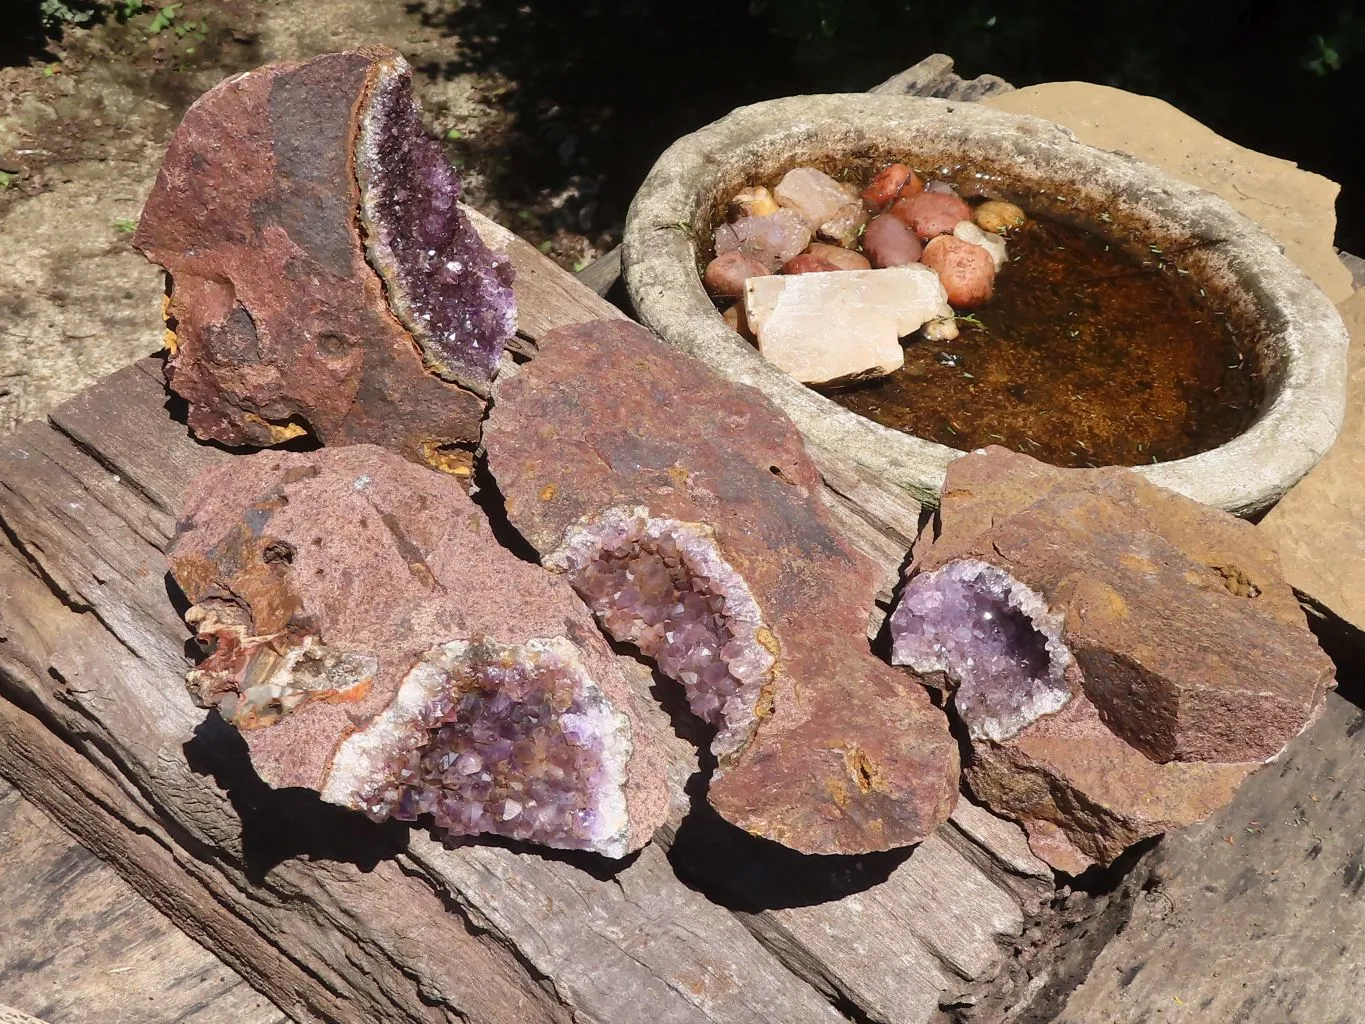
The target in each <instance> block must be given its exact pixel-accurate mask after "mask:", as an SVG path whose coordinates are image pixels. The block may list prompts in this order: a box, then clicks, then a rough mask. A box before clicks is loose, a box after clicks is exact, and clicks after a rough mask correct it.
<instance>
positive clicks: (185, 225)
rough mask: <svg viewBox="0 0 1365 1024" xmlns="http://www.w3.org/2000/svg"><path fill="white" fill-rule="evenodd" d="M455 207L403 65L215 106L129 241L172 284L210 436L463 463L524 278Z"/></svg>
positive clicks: (177, 335) (274, 78)
mask: <svg viewBox="0 0 1365 1024" xmlns="http://www.w3.org/2000/svg"><path fill="white" fill-rule="evenodd" d="M459 197H460V184H459V180H458V178H457V177H456V175H455V172H454V170H453V169H452V168H451V167H450V166H449V164H448V163H447V162H446V160H445V158H444V155H443V154H442V152H441V148H440V145H439V144H438V143H437V142H436V141H435V140H433V139H431V138H429V137H427V136H426V135H424V134H423V133H422V129H421V122H420V116H419V111H418V109H417V106H416V104H415V103H414V101H413V99H412V82H411V69H410V68H409V67H408V65H407V63H406V62H405V61H404V60H403V58H402V57H401V56H399V55H398V54H397V53H396V52H394V51H392V50H388V49H385V48H383V47H367V48H364V49H360V50H352V51H348V52H345V53H334V54H327V55H324V56H321V57H317V58H314V59H312V60H309V61H305V62H302V63H294V62H286V63H279V64H270V65H267V66H265V67H262V68H258V69H256V70H255V71H250V72H247V73H246V74H242V75H237V76H235V77H233V78H229V79H227V80H226V81H224V82H223V83H221V84H220V85H218V86H216V87H215V88H213V89H211V90H210V91H209V92H207V93H205V94H204V95H203V96H202V97H200V99H199V100H198V101H196V102H195V103H194V105H193V106H191V107H190V109H189V110H188V111H187V112H186V114H185V117H184V120H183V121H182V122H181V124H180V127H179V128H178V129H177V131H176V133H175V136H174V137H173V138H172V139H171V143H170V146H169V148H168V149H167V152H166V156H165V159H164V160H163V162H162V165H161V170H160V172H159V173H158V175H157V179H156V184H155V186H154V187H153V189H152V193H151V195H150V197H149V198H148V200H147V205H146V207H145V209H144V210H143V214H142V219H141V221H140V222H139V225H138V230H137V233H136V235H135V236H134V238H133V243H134V245H136V246H137V248H139V249H140V250H141V251H142V252H143V253H145V254H146V256H147V257H148V259H150V260H152V261H153V262H155V263H158V264H160V265H161V266H163V267H164V268H165V269H166V271H167V274H168V299H167V304H166V322H167V328H168V330H167V344H168V347H169V349H170V356H169V358H168V360H167V363H166V379H167V381H168V382H169V383H170V386H171V388H172V390H174V391H175V392H176V393H177V394H178V395H180V396H181V397H182V398H184V399H185V400H186V402H187V403H188V406H189V412H188V416H189V424H190V427H191V428H192V429H193V431H194V432H195V434H196V435H197V436H199V437H201V438H207V439H211V440H215V441H220V442H222V443H224V444H229V445H246V446H257V447H259V446H267V445H274V444H278V443H280V442H283V441H286V440H288V439H290V438H292V437H297V436H300V435H303V434H313V435H315V436H316V437H317V438H318V439H319V440H321V441H322V442H324V443H325V444H330V445H337V444H358V443H374V444H379V445H383V446H384V447H387V448H392V449H394V450H396V451H398V452H400V453H401V454H403V455H404V456H405V457H407V458H409V459H411V460H413V461H416V462H423V463H426V464H429V465H432V466H434V467H436V468H445V469H453V468H457V467H459V466H462V465H465V466H467V464H468V459H467V458H461V457H460V456H459V455H458V452H459V451H460V450H461V449H467V448H471V447H472V446H473V444H474V443H475V442H477V440H478V436H479V422H480V419H481V417H482V414H483V410H484V399H483V398H482V397H481V396H483V395H486V394H487V393H488V390H489V388H490V386H491V383H492V381H493V378H494V375H495V374H496V373H497V370H498V366H499V360H500V357H501V354H502V348H503V344H504V342H505V341H506V339H507V338H509V337H510V336H511V335H512V333H513V332H514V330H515V321H516V315H515V309H514V304H513V297H512V290H511V282H512V276H513V272H512V268H511V266H510V264H509V263H508V261H507V258H506V257H505V256H504V255H502V254H495V253H493V252H490V251H489V249H488V248H487V247H486V246H485V245H484V244H483V242H482V241H481V240H480V239H479V236H478V235H477V234H476V233H475V230H474V228H473V226H472V225H471V224H470V222H469V219H468V217H467V216H466V215H465V213H464V212H463V210H462V209H461V208H460V206H459V204H458V200H459Z"/></svg>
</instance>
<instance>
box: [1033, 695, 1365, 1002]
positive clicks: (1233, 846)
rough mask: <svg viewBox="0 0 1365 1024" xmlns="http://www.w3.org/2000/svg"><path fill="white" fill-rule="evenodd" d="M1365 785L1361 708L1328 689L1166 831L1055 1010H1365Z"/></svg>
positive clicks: (1364, 718) (1364, 723) (1363, 715)
mask: <svg viewBox="0 0 1365 1024" xmlns="http://www.w3.org/2000/svg"><path fill="white" fill-rule="evenodd" d="M1353 682H1355V683H1358V682H1359V680H1354V681H1353ZM1363 791H1365V711H1362V710H1361V709H1360V708H1359V707H1357V706H1355V705H1354V704H1351V703H1350V702H1349V701H1347V700H1345V699H1343V698H1342V697H1340V696H1338V695H1336V694H1332V695H1330V696H1329V697H1328V700H1327V707H1326V710H1325V711H1324V712H1323V714H1322V717H1321V718H1319V719H1318V721H1317V722H1316V723H1314V724H1313V725H1312V726H1311V727H1310V728H1309V729H1308V731H1307V732H1305V733H1304V734H1303V735H1302V736H1300V737H1299V738H1298V739H1297V740H1295V741H1294V742H1293V743H1292V744H1291V745H1290V747H1289V750H1288V752H1287V753H1286V754H1285V756H1284V757H1283V758H1282V759H1281V760H1280V761H1278V762H1276V763H1274V764H1271V765H1269V766H1267V767H1266V768H1264V769H1262V770H1261V771H1259V772H1257V773H1256V774H1255V775H1253V776H1252V777H1251V778H1250V779H1249V780H1248V781H1247V782H1246V783H1245V784H1244V785H1243V786H1242V788H1241V790H1240V791H1239V792H1238V794H1237V796H1236V798H1235V799H1234V800H1233V802H1232V803H1231V804H1229V805H1228V806H1227V807H1225V808H1223V809H1222V810H1221V811H1219V812H1218V813H1217V814H1215V815H1214V816H1213V817H1212V818H1210V819H1209V820H1208V821H1207V822H1205V823H1204V824H1203V825H1198V826H1195V827H1193V828H1191V829H1187V830H1186V831H1184V832H1181V833H1178V834H1175V835H1171V836H1167V837H1166V839H1165V840H1164V841H1163V842H1162V844H1161V846H1160V847H1159V848H1158V850H1157V851H1156V852H1155V854H1154V855H1153V856H1152V857H1151V858H1150V860H1149V862H1148V864H1147V865H1146V866H1145V870H1147V871H1148V877H1147V880H1146V881H1145V882H1144V884H1143V889H1144V890H1145V892H1144V895H1143V897H1142V898H1140V899H1138V900H1137V901H1136V903H1135V904H1134V907H1133V915H1132V919H1131V920H1130V921H1129V922H1128V925H1127V927H1126V928H1125V929H1124V930H1123V931H1122V933H1121V934H1120V935H1118V936H1117V937H1116V938H1115V939H1114V940H1113V941H1112V942H1111V943H1110V944H1109V945H1108V946H1107V947H1106V948H1105V950H1104V951H1103V952H1102V953H1101V954H1100V955H1099V957H1098V959H1097V960H1096V961H1095V964H1094V966H1093V968H1092V969H1091V971H1090V974H1089V976H1088V978H1087V979H1086V981H1085V982H1084V983H1083V984H1082V985H1081V986H1080V987H1079V988H1078V989H1077V990H1076V991H1075V992H1074V993H1072V995H1071V997H1070V999H1069V1000H1068V1001H1067V1003H1066V1007H1065V1009H1064V1011H1063V1012H1062V1014H1061V1015H1060V1016H1059V1017H1058V1020H1059V1021H1063V1022H1066V1024H1118V1022H1123V1024H1128V1022H1138V1021H1162V1022H1169V1024H1182V1022H1191V1024H1193V1022H1203V1021H1229V1022H1247V1024H1253V1022H1254V1024H1307V1022H1309V1021H1311V1022H1313V1024H1355V1022H1357V1021H1359V1020H1361V1019H1362V1007H1365V999H1363V998H1362V996H1363V995H1365V988H1362V981H1361V978H1362V975H1365V913H1362V908H1363V907H1365V801H1362V799H1361V794H1362V792H1363Z"/></svg>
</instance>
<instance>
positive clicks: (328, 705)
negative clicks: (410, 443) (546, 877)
mask: <svg viewBox="0 0 1365 1024" xmlns="http://www.w3.org/2000/svg"><path fill="white" fill-rule="evenodd" d="M169 558H170V565H171V572H172V574H173V575H174V577H175V580H176V582H177V583H178V584H179V585H180V587H181V589H182V590H184V592H185V594H186V595H187V597H188V598H189V599H190V601H191V602H193V604H192V607H191V608H190V610H189V612H188V613H187V615H186V618H187V620H188V621H189V622H190V623H191V624H192V625H193V626H194V627H195V630H196V633H197V635H198V638H199V640H200V642H201V643H202V644H203V645H204V646H205V647H206V648H207V649H208V652H209V653H208V656H207V657H206V659H205V660H204V661H203V662H202V663H201V664H200V665H199V666H198V667H197V668H196V669H195V670H194V671H192V672H191V673H190V675H189V685H190V689H191V692H192V693H193V694H194V695H195V696H196V698H197V699H198V700H199V701H200V703H202V704H204V705H205V706H213V707H216V708H217V709H218V710H219V712H220V713H221V714H222V715H223V717H224V718H226V719H227V720H228V721H230V722H232V723H234V724H235V725H237V727H238V728H239V729H240V730H241V731H242V735H243V736H244V738H245V739H246V743H247V746H248V748H249V749H250V751H251V758H252V763H253V764H254V766H255V768H256V770H257V772H258V774H259V775H260V776H261V778H263V779H264V780H265V781H266V782H267V783H269V784H270V785H272V786H279V787H285V786H302V787H306V788H309V789H313V790H316V791H318V792H319V793H320V794H321V795H322V797H323V799H325V800H328V801H330V802H332V803H336V804H340V805H342V806H344V807H350V808H354V809H357V810H361V811H364V812H365V813H366V814H368V815H370V816H371V817H373V818H376V819H383V818H388V817H393V818H398V819H401V820H405V821H412V820H415V819H417V818H419V817H420V816H423V815H430V819H431V821H432V822H433V824H434V825H435V826H436V827H437V828H438V829H439V830H443V831H445V832H447V833H449V834H451V835H475V834H481V833H490V834H497V835H503V836H510V837H512V838H515V839H523V840H528V841H530V842H535V843H540V844H544V845H546V846H554V847H560V848H564V849H584V850H594V851H596V852H599V853H603V854H606V855H608V856H612V857H619V856H622V855H624V854H625V853H627V852H629V851H630V850H633V849H636V848H638V847H639V846H641V845H642V844H643V843H645V842H646V841H647V840H648V839H649V837H650V835H651V834H652V833H653V831H654V829H655V828H656V827H657V826H658V825H659V824H660V823H661V822H662V820H663V815H664V810H665V806H666V794H665V792H664V788H663V779H664V775H663V765H662V762H661V761H660V759H659V757H658V754H657V753H656V751H655V749H654V748H653V746H652V745H651V740H650V736H649V735H648V733H647V732H646V729H645V726H644V725H643V724H642V723H641V721H640V719H639V718H638V716H637V714H636V708H635V704H634V698H633V696H632V693H631V691H630V689H629V686H628V684H627V682H626V678H625V677H624V676H623V675H622V671H621V664H622V663H621V662H620V660H619V659H618V658H617V656H616V655H614V654H613V653H612V652H611V651H610V649H609V648H608V647H607V644H606V641H605V640H604V639H603V638H602V636H601V634H600V632H599V631H598V629H597V627H596V625H595V624H594V622H593V620H592V617H591V616H590V615H589V614H588V612H587V610H586V609H585V608H584V607H583V604H582V602H581V601H579V599H578V598H577V597H576V596H574V594H573V591H572V590H571V589H570V588H569V587H568V586H567V585H566V584H565V583H564V581H563V580H561V579H558V578H556V577H555V576H553V575H552V574H550V573H548V572H546V571H544V570H543V569H540V568H538V567H536V566H534V565H530V564H528V563H526V562H523V561H521V560H520V559H518V558H517V557H516V556H514V555H512V554H511V553H510V552H508V551H507V550H506V549H505V548H503V547H502V546H500V545H499V544H498V542H497V541H496V540H495V539H494V537H493V535H492V533H491V531H490V530H489V528H488V525H487V523H486V521H485V520H484V518H483V515H482V513H481V512H480V511H479V509H478V508H477V507H476V506H475V505H474V504H473V503H472V502H471V501H470V499H469V498H468V497H467V496H466V495H465V493H464V491H463V490H462V489H461V488H460V486H459V485H458V483H457V482H456V481H454V480H453V479H451V478H450V477H447V476H442V475H440V474H437V473H432V472H430V471H428V470H425V469H422V468H420V467H418V466H414V465H412V464H410V463H408V462H406V461H404V460H403V459H401V458H399V457H398V456H397V455H395V454H393V453H391V452H387V451H384V450H382V449H379V448H376V447H373V446H369V445H357V446H351V447H344V448H334V449H324V450H321V451H318V452H314V453H310V454H306V455H305V454H291V453H282V452H281V453H277V452H261V453H257V454H256V455H252V456H249V457H244V458H240V459H235V460H233V461H232V462H230V463H227V464H225V465H222V466H219V467H216V468H213V469H210V470H208V471H206V472H205V473H203V474H201V475H200V476H199V477H198V478H196V479H195V481H194V482H193V483H192V484H191V485H190V488H189V491H188V494H187V498H186V504H185V516H184V518H183V519H182V520H181V522H180V524H179V527H178V529H177V536H176V540H175V543H174V546H173V548H172V550H171V552H170V555H169Z"/></svg>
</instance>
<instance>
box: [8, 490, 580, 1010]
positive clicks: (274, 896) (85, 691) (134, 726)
mask: <svg viewBox="0 0 1365 1024" xmlns="http://www.w3.org/2000/svg"><path fill="white" fill-rule="evenodd" d="M2 518H3V517H2V516H0V519H2ZM158 580H159V577H158ZM0 595H4V597H5V600H4V601H3V602H0V638H3V639H4V641H5V642H4V643H0V697H2V698H3V699H0V775H4V776H5V777H6V778H8V779H10V780H11V781H12V782H13V783H14V784H15V785H16V786H17V787H18V788H19V789H20V791H21V792H23V793H24V794H25V796H27V797H28V798H29V799H30V800H32V801H33V802H34V803H36V804H38V805H39V806H40V807H42V808H43V809H44V810H45V811H47V812H48V813H49V814H50V815H51V816H53V817H54V818H56V819H57V820H59V821H61V822H62V823H63V824H64V825H65V826H66V827H67V828H69V829H70V830H71V831H72V832H73V834H76V835H78V836H79V837H80V839H81V841H82V842H83V843H84V844H86V845H87V846H88V847H90V848H91V849H92V850H94V852H96V853H97V854H98V855H99V856H100V857H101V858H103V859H105V860H107V861H109V862H110V863H111V864H112V865H113V866H114V867H115V868H116V869H117V870H118V871H119V873H120V874H121V875H123V876H124V878H126V879H127V880H128V881H129V882H130V883H131V884H132V885H133V887H134V888H135V889H136V890H137V891H138V892H139V893H141V894H142V895H143V896H145V897H146V898H147V899H148V900H149V901H150V902H151V903H152V904H153V905H154V906H156V907H157V908H158V909H159V910H161V911H162V912H163V913H165V914H166V915H167V916H168V917H170V918H171V919H172V920H173V921H174V922H175V923H176V924H177V925H179V926H180V927H181V928H182V929H183V930H184V931H185V932H186V933H187V934H189V935H190V936H191V937H192V938H194V939H196V940H197V941H199V942H201V943H203V944H204V945H205V946H207V947H208V948H209V949H211V950H213V951H214V952H216V953H217V954H219V955H220V956H221V957H222V958H223V959H224V961H225V962H227V963H229V964H231V965H232V966H233V967H234V969H236V970H238V971H239V972H240V973H241V974H242V975H243V976H244V977H245V978H246V979H247V980H248V981H249V982H250V983H251V984H252V985H253V986H254V987H255V988H257V989H258V990H260V991H262V992H265V993H267V994H268V995H269V996H270V997H271V998H272V999H273V1000H274V1001H275V1002H276V1004H277V1005H279V1006H281V1007H283V1008H284V1009H286V1010H287V1012H288V1013H289V1015H290V1016H291V1017H292V1018H294V1019H295V1020H297V1021H308V1020H315V1019H319V1018H320V1019H322V1020H328V1021H344V1020H350V1019H354V1017H355V1016H356V1015H357V1014H359V1015H361V1016H363V1017H364V1018H365V1019H367V1020H377V1021H393V1022H404V1024H407V1022H411V1021H432V1022H435V1021H447V1020H451V1019H454V1018H453V1017H452V1015H451V1013H450V1012H448V1011H450V1010H451V1005H450V1004H451V1002H453V1001H455V1000H461V1001H463V1002H465V1003H466V1004H469V1005H472V1006H473V1007H474V1011H473V1012H471V1013H470V1014H469V1015H468V1019H470V1020H489V1021H492V1020H497V1021H505V1022H508V1024H511V1022H514V1021H521V1020H527V1021H567V1020H568V1019H569V1013H568V1011H567V1010H565V1009H564V1008H563V1007H561V1006H560V1005H559V1004H558V1002H557V1000H555V999H553V998H552V996H551V995H550V994H549V993H547V992H544V991H543V990H541V989H540V987H539V986H538V985H535V984H528V982H527V979H526V978H525V975H524V972H523V971H522V969H521V967H520V964H519V963H518V962H517V960H516V959H515V957H514V956H513V955H512V954H511V953H510V952H509V951H505V950H500V949H499V948H498V947H497V946H490V945H488V944H486V943H483V942H480V941H478V940H477V938H476V937H475V936H473V935H471V934H470V927H469V923H468V921H467V919H463V918H461V917H460V915H458V914H447V912H446V908H445V906H444V905H443V903H442V901H441V900H440V899H439V897H438V895H437V894H436V893H434V892H432V890H431V889H430V887H428V886H425V885H422V884H420V883H419V882H418V881H417V880H415V879H412V878H411V877H410V876H409V875H408V874H406V873H405V872H404V871H403V870H402V867H401V865H399V864H397V863H396V862H395V860H394V859H393V858H391V857H389V858H386V857H385V856H384V855H385V854H389V853H391V851H392V850H393V849H395V848H397V845H398V844H396V843H392V842H390V843H389V844H388V846H385V845H384V844H382V843H376V842H375V841H374V838H373V832H371V833H370V835H369V836H368V837H366V836H363V835H362V837H361V839H362V840H366V839H367V840H368V841H369V843H370V846H371V847H377V849H370V850H366V849H365V848H364V846H365V843H364V842H363V841H352V840H351V837H350V836H340V837H339V836H338V835H337V833H339V832H341V831H343V830H342V829H338V828H337V827H336V822H335V820H334V819H327V818H326V817H325V816H317V815H313V816H311V817H309V818H308V819H307V820H299V818H300V814H299V811H298V808H297V806H296V804H297V802H296V801H284V800H279V801H276V802H275V805H274V806H272V804H271V800H270V797H269V794H267V793H264V792H262V791H263V790H264V787H263V786H262V785H261V784H260V783H259V781H257V780H255V779H254V776H252V775H251V773H250V771H249V770H246V769H244V765H243V763H242V762H241V761H240V756H239V757H238V759H237V764H236V766H235V772H236V774H235V775H233V774H232V769H231V768H230V767H228V768H225V767H224V766H223V765H222V764H215V763H214V762H213V760H212V758H211V756H208V754H207V753H206V752H205V751H204V750H203V749H202V748H203V746H204V744H203V743H202V742H200V743H199V745H198V746H199V748H200V749H199V750H196V751H195V752H194V754H193V756H194V760H195V762H196V765H197V768H198V770H199V771H204V772H209V771H214V772H217V773H218V776H219V777H220V778H222V779H224V781H225V782H226V781H228V780H229V779H231V783H230V784H229V787H228V791H227V792H223V791H222V790H221V789H219V788H217V787H216V786H215V785H214V784H213V778H212V777H211V776H209V775H198V774H196V772H195V769H192V768H191V767H190V766H189V764H188V763H187V755H186V753H185V752H182V751H183V750H185V749H186V743H187V741H189V740H190V739H191V734H190V730H187V729H184V728H183V723H182V721H181V719H182V716H180V715H178V714H176V713H174V711H173V710H172V709H173V708H174V702H173V701H165V702H163V703H161V704H159V705H158V704H156V703H147V702H146V701H144V700H142V699H140V695H139V694H138V692H137V688H136V686H125V685H124V684H125V682H127V681H129V680H132V679H134V678H135V677H139V676H141V677H145V676H146V665H145V663H142V662H140V661H139V659H137V658H136V657H135V656H134V655H132V653H131V652H129V651H128V650H127V649H126V648H123V647H122V646H121V645H119V644H118V643H116V642H115V641H114V640H113V639H112V638H111V637H110V636H109V634H108V633H107V631H106V630H105V628H104V626H103V625H102V624H101V623H100V622H99V620H98V619H97V618H96V616H95V615H94V614H93V613H91V612H85V613H82V612H78V611H75V610H73V608H72V607H71V606H70V604H69V603H68V602H64V601H63V600H62V599H61V597H60V596H59V595H58V594H56V593H54V592H53V591H51V590H50V589H49V587H48V586H47V585H46V584H45V583H44V582H43V581H42V580H40V579H38V578H37V577H36V576H34V575H33V574H32V573H31V572H30V571H29V568H28V566H27V565H25V564H24V562H23V559H22V558H21V557H20V556H19V555H18V554H17V553H16V552H15V551H14V549H13V548H11V547H9V545H8V543H7V542H5V543H0ZM144 681H145V679H144ZM16 701H17V702H18V703H16ZM21 705H22V706H21ZM189 711H190V709H187V714H188V713H189ZM106 723H111V724H112V725H113V730H112V731H110V730H109V729H107V728H106ZM149 736H150V737H151V738H152V742H154V743H155V742H156V740H157V739H158V738H159V737H160V738H162V739H163V742H161V743H159V744H157V745H155V746H152V747H150V749H144V750H143V753H142V755H141V760H139V756H138V755H137V754H130V749H136V748H138V747H139V746H141V747H144V748H145V745H146V743H147V739H148V737H149ZM188 749H193V748H188ZM224 760H226V761H227V762H228V764H229V765H231V762H232V758H231V757H230V756H229V757H227V758H224ZM252 783H254V785H253V784H252ZM158 797H159V798H161V799H166V800H168V801H169V802H174V803H176V804H177V808H178V810H177V813H176V814H170V813H166V812H164V811H163V809H162V807H161V806H160V805H159V803H158ZM237 805H240V808H241V811H242V813H241V816H240V817H238V815H237V813H236V809H235V807H236V806H237ZM345 824H346V825H350V826H352V827H353V826H354V825H355V823H354V822H346V823H345ZM362 824H363V822H362ZM361 831H363V830H361ZM272 834H273V837H274V838H275V840H276V845H278V846H281V847H283V851H282V852H281V850H278V849H276V850H272V849H270V843H269V842H268V840H267V841H263V840H265V839H266V837H269V836H272ZM347 843H349V844H350V845H349V847H348V846H347ZM294 844H297V845H294ZM283 854H288V855H290V856H293V857H302V856H305V855H306V856H311V857H313V858H314V859H313V860H312V861H311V863H309V862H306V861H304V860H302V859H291V860H287V861H284V862H282V863H280V864H279V865H278V866H277V865H275V864H274V863H273V861H274V860H275V859H278V858H280V857H281V856H282V855H283ZM347 856H349V857H350V860H344V859H342V858H344V857H347ZM362 868H364V869H368V873H367V871H365V870H362ZM433 921H434V922H444V923H445V927H443V928H442V929H441V930H440V934H437V935H434V936H426V935H423V934H421V928H422V927H424V926H425V925H427V923H428V922H433ZM405 929H410V930H411V931H416V932H417V934H411V933H409V932H408V931H405ZM281 934H284V935H287V941H286V942H283V943H278V944H277V940H278V939H279V938H280V935H281ZM395 936H396V937H397V938H396V941H394V937H395ZM386 943H387V945H386ZM466 972H468V973H466Z"/></svg>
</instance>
